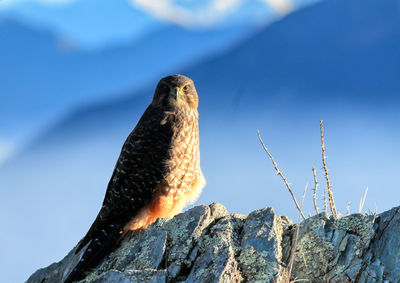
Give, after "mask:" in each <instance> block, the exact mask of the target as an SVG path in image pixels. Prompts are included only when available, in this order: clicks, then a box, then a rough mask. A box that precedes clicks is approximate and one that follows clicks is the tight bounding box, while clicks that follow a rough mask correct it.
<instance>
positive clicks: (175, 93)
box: [170, 87, 179, 99]
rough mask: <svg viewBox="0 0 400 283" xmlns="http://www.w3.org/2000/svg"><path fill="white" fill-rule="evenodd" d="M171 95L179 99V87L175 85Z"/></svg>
mask: <svg viewBox="0 0 400 283" xmlns="http://www.w3.org/2000/svg"><path fill="white" fill-rule="evenodd" d="M170 94H171V96H172V97H173V98H175V99H178V96H179V89H178V88H177V87H174V88H173V89H171V92H170Z"/></svg>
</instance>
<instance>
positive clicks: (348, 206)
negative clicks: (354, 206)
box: [347, 201, 351, 215]
mask: <svg viewBox="0 0 400 283" xmlns="http://www.w3.org/2000/svg"><path fill="white" fill-rule="evenodd" d="M350 204H351V202H350V201H349V202H348V203H347V215H350Z"/></svg>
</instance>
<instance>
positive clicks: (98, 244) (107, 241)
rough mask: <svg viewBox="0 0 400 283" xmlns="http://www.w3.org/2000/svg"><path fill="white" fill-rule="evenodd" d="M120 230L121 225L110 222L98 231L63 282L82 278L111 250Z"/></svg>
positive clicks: (119, 234)
mask: <svg viewBox="0 0 400 283" xmlns="http://www.w3.org/2000/svg"><path fill="white" fill-rule="evenodd" d="M120 232H121V227H120V226H119V225H116V224H110V225H109V226H107V227H106V228H104V229H102V230H101V231H98V233H96V236H95V237H94V238H92V240H91V241H90V243H89V245H88V247H87V248H86V250H85V251H84V253H83V255H82V257H81V259H80V260H79V262H78V263H77V265H76V266H75V267H74V269H72V271H71V272H70V273H69V275H68V277H67V278H66V279H65V280H64V283H72V282H74V281H78V280H82V279H83V278H84V277H85V273H86V272H87V271H88V270H89V269H91V268H93V267H95V266H96V265H97V264H98V263H99V262H100V260H101V259H102V258H103V257H104V256H105V255H106V254H107V253H108V252H110V251H111V249H112V248H113V246H114V245H115V243H116V242H117V241H118V239H119V238H120V236H121V233H120Z"/></svg>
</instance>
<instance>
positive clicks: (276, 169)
mask: <svg viewBox="0 0 400 283" xmlns="http://www.w3.org/2000/svg"><path fill="white" fill-rule="evenodd" d="M257 135H258V139H259V140H260V142H261V145H262V147H263V148H264V151H265V152H266V153H267V154H268V156H269V158H270V159H271V161H272V164H273V165H274V168H275V171H276V174H277V175H279V176H280V177H281V178H282V180H283V182H284V183H285V185H286V188H287V189H288V190H289V193H290V195H291V196H292V199H293V201H294V203H295V205H296V208H297V210H298V211H299V212H300V214H301V216H302V217H303V219H306V217H305V216H304V214H303V212H302V211H301V208H300V206H299V204H298V203H297V200H296V197H295V196H294V194H293V191H292V189H291V188H290V185H289V183H288V181H287V180H286V178H285V176H283V174H282V172H281V171H280V170H279V169H278V165H277V164H276V162H275V160H274V158H273V157H272V155H271V153H269V151H268V149H267V147H266V146H265V144H264V142H263V140H262V139H261V136H260V132H259V131H257Z"/></svg>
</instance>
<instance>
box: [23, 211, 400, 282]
mask: <svg viewBox="0 0 400 283" xmlns="http://www.w3.org/2000/svg"><path fill="white" fill-rule="evenodd" d="M298 225H300V226H298ZM297 228H299V237H298V239H297V245H296V246H295V247H294V243H295V235H296V229H297ZM399 243H400V208H394V209H392V210H390V211H387V212H384V213H382V214H380V215H376V216H372V215H364V214H353V215H350V216H346V217H342V218H339V219H331V218H326V217H325V216H324V215H323V214H319V215H315V216H313V217H310V218H308V219H306V220H304V221H303V222H301V223H300V224H296V225H293V224H292V223H291V221H290V220H289V219H288V218H287V217H285V216H278V215H276V214H275V212H274V210H273V209H272V208H263V209H259V210H256V211H254V212H252V213H250V214H249V215H248V216H247V217H246V216H244V215H240V214H235V213H231V214H229V213H228V212H227V210H226V209H225V207H224V206H223V205H221V204H216V203H213V204H211V205H209V206H205V205H201V206H197V207H194V208H192V209H189V210H188V211H186V212H184V213H181V214H179V215H177V216H175V217H174V218H172V219H170V220H166V219H158V220H157V221H156V222H155V223H153V224H152V225H150V226H149V227H148V228H147V229H146V230H144V231H140V232H136V233H132V234H129V235H126V236H125V237H124V238H123V239H122V240H121V243H120V245H118V246H116V248H115V250H114V251H113V252H111V253H110V254H109V255H108V256H106V257H105V258H104V259H103V261H102V262H101V263H99V265H98V266H97V267H96V268H95V269H93V270H92V271H90V272H89V273H88V275H87V277H86V278H85V279H84V280H82V281H81V283H83V282H87V283H93V282H96V283H103V282H118V283H122V282H123V283H127V282H242V281H243V282H287V280H294V279H306V280H307V282H327V281H329V282H331V283H332V282H341V283H342V282H360V283H370V282H371V283H372V282H400V248H399ZM294 248H295V249H294ZM74 251H75V249H73V250H71V252H70V253H69V254H68V255H67V256H66V257H65V258H64V259H63V260H61V261H60V262H57V263H53V264H52V265H50V266H48V267H46V268H43V269H39V270H38V271H36V272H35V273H34V274H32V276H31V277H30V278H29V279H28V280H27V282H28V283H49V282H50V283H52V282H57V283H59V282H62V281H63V279H65V277H66V276H67V275H68V273H69V272H70V271H71V269H72V268H73V267H74V266H75V264H76V263H77V261H78V260H79V256H80V254H81V253H79V254H77V255H75V252H74ZM293 255H294V257H295V258H294V265H293V270H292V273H291V274H288V265H289V262H290V259H291V256H293Z"/></svg>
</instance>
